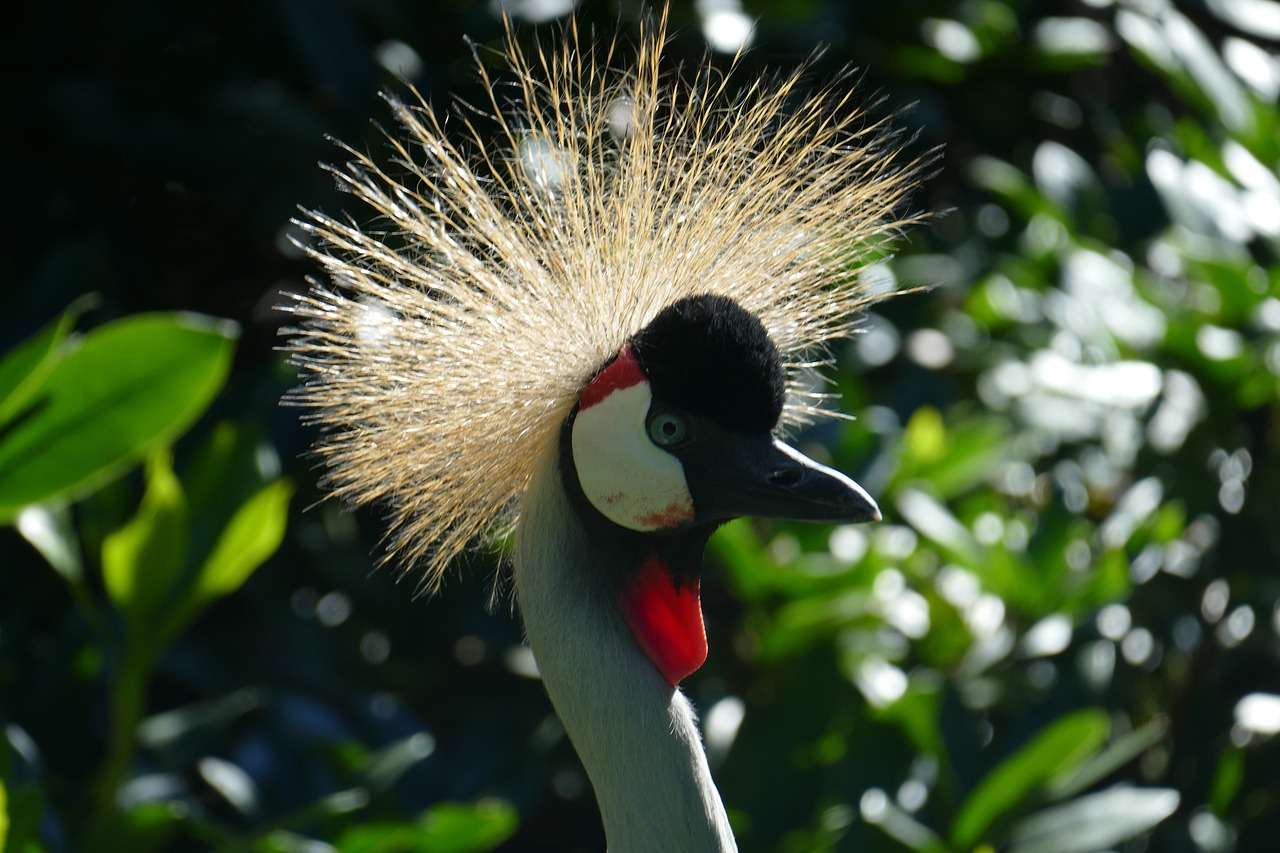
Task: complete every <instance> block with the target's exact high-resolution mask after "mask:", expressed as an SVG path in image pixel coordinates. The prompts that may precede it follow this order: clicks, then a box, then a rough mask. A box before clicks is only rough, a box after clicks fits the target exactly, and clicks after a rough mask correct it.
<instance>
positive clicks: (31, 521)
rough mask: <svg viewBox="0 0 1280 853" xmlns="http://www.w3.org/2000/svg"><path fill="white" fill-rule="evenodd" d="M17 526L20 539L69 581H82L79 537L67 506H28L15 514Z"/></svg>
mask: <svg viewBox="0 0 1280 853" xmlns="http://www.w3.org/2000/svg"><path fill="white" fill-rule="evenodd" d="M17 528H18V533H20V534H21V535H22V538H23V539H26V540H27V541H28V542H29V543H31V547H33V548H35V549H36V550H37V551H39V552H40V556H42V557H44V558H45V560H46V561H47V562H48V563H49V565H50V566H53V569H54V571H56V572H57V573H58V574H60V575H62V577H63V578H65V579H66V580H67V581H68V582H69V583H79V582H80V581H81V580H83V578H84V558H83V556H82V555H81V553H80V540H79V539H78V538H77V536H76V531H75V528H74V527H73V526H72V520H71V513H70V512H69V511H68V510H67V508H66V507H51V506H29V507H27V508H26V509H24V510H22V512H20V513H18V518H17Z"/></svg>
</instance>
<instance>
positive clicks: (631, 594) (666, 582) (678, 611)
mask: <svg viewBox="0 0 1280 853" xmlns="http://www.w3.org/2000/svg"><path fill="white" fill-rule="evenodd" d="M683 574H685V573H677V572H675V571H673V567H672V566H671V565H669V564H668V563H666V562H665V561H664V560H663V559H662V558H660V557H650V558H649V559H648V560H646V561H645V562H644V563H643V564H642V565H641V566H640V570H639V571H638V572H637V573H636V574H635V576H634V577H632V578H630V579H628V580H627V581H626V582H625V584H624V585H623V588H622V592H621V595H620V597H619V605H620V606H621V608H622V615H623V616H624V617H625V618H626V620H627V624H628V625H630V626H631V633H632V635H633V636H634V637H635V640H636V644H637V645H638V646H640V649H641V651H643V652H644V653H645V655H646V656H647V657H648V658H649V660H650V662H652V663H653V665H654V667H655V668H656V669H657V670H658V672H659V673H661V674H662V677H663V678H665V679H666V680H667V683H668V684H670V685H671V686H672V687H675V686H676V685H678V684H679V683H680V682H681V681H683V680H684V679H685V677H687V676H689V675H692V674H693V673H694V672H696V671H697V670H698V668H699V667H700V666H702V664H703V662H704V661H706V659H707V631H706V628H705V626H704V625H703V622H702V599H701V596H700V594H699V585H700V584H699V577H698V572H697V571H696V570H695V571H693V572H691V573H688V576H687V577H682V576H681V575H683Z"/></svg>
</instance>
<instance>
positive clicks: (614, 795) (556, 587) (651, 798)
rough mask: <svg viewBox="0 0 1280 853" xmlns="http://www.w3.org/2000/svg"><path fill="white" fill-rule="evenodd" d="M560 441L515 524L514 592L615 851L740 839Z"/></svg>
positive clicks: (695, 848)
mask: <svg viewBox="0 0 1280 853" xmlns="http://www.w3.org/2000/svg"><path fill="white" fill-rule="evenodd" d="M558 455H559V454H558V452H557V453H555V454H548V456H549V457H551V458H549V459H548V460H547V462H546V463H545V464H544V465H543V466H542V468H541V469H540V470H539V471H538V472H537V473H536V474H535V475H534V477H533V480H532V481H531V482H530V484H529V489H528V491H527V493H526V496H525V504H524V511H523V514H522V516H521V521H520V528H519V530H518V531H517V533H516V541H517V550H516V559H515V581H516V597H517V600H518V602H519V604H520V610H521V613H522V615H523V617H524V625H525V632H526V634H527V636H528V639H529V645H530V646H531V647H532V648H533V653H534V656H535V657H536V658H537V661H538V668H539V670H540V671H541V672H542V680H543V683H544V684H545V685H546V688H547V693H548V694H549V695H550V696H551V703H552V705H554V706H555V709H556V713H558V714H559V715H560V719H561V721H562V722H563V723H564V727H565V730H566V731H567V732H568V733H569V738H570V739H571V740H572V741H573V745H574V747H575V748H576V749H577V751H578V756H579V757H580V758H581V759H582V764H583V766H584V767H585V768H586V770H587V775H588V776H589V777H590V778H591V784H592V786H593V787H594V788H595V792H596V800H597V802H598V803H599V807H600V814H601V817H602V818H603V820H604V829H605V835H606V837H607V839H608V843H609V850H610V851H611V853H671V851H682V853H703V851H714V853H719V852H720V851H736V850H737V845H736V844H735V842H734V840H733V834H732V832H731V831H730V829H729V821H728V818H727V817H726V816H725V812H724V805H723V804H722V803H721V802H720V794H719V792H718V791H717V790H716V788H715V784H714V783H713V782H712V781H711V773H710V771H709V770H708V769H707V758H706V753H705V752H704V751H703V748H702V740H701V737H700V735H699V733H698V727H697V721H696V720H695V718H694V714H693V708H692V707H691V706H690V704H689V700H688V699H686V698H685V696H684V694H683V693H681V692H680V691H679V690H672V688H671V686H670V685H668V684H667V682H666V681H665V680H664V679H663V678H662V676H661V675H659V674H658V671H657V670H656V669H654V667H653V664H651V663H650V662H649V660H648V658H646V657H645V656H644V653H643V652H641V651H640V648H639V647H638V646H637V645H636V642H635V640H634V639H633V638H632V635H631V631H630V629H629V628H628V627H627V624H626V622H625V621H624V620H623V618H622V615H621V614H620V613H619V611H618V607H617V603H616V601H614V600H613V596H611V595H610V594H609V592H608V590H609V585H608V584H607V583H606V582H604V581H605V578H606V577H607V576H608V574H609V572H608V568H609V567H605V566H601V565H599V564H598V563H599V559H600V558H599V557H598V556H595V555H593V554H592V553H591V550H590V547H589V545H588V539H587V534H586V531H585V530H584V529H583V527H582V523H581V521H580V520H579V519H578V517H577V515H576V514H575V513H574V511H573V510H572V508H571V506H570V504H569V499H568V496H567V495H566V494H565V492H564V487H563V485H562V482H561V475H560V470H559V459H558Z"/></svg>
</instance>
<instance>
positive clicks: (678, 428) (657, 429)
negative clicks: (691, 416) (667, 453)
mask: <svg viewBox="0 0 1280 853" xmlns="http://www.w3.org/2000/svg"><path fill="white" fill-rule="evenodd" d="M688 437H689V427H688V426H687V425H686V424H685V422H684V418H682V417H680V415H677V414H676V413H675V412H654V414H653V415H652V416H650V418H649V438H651V439H652V440H653V443H654V444H656V445H658V446H659V447H675V446H676V445H677V444H679V443H681V442H682V441H684V440H685V439H686V438H688Z"/></svg>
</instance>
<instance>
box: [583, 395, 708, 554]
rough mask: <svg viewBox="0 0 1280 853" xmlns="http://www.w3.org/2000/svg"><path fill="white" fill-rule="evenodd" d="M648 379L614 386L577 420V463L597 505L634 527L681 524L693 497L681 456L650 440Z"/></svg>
mask: <svg viewBox="0 0 1280 853" xmlns="http://www.w3.org/2000/svg"><path fill="white" fill-rule="evenodd" d="M651 399H652V397H651V395H650V393H649V383H648V382H638V383H636V384H634V385H630V386H628V387H626V388H618V389H615V390H613V391H611V392H610V393H609V394H608V395H607V396H606V397H604V398H603V399H601V400H600V401H599V402H597V403H595V404H594V405H592V406H590V407H588V408H584V409H581V410H580V411H579V412H578V416H577V418H575V419H574V422H573V435H572V437H571V440H572V447H573V462H574V465H575V466H576V467H577V469H578V482H579V483H580V484H581V485H582V491H583V493H585V494H586V496H587V500H589V501H591V505H592V506H594V507H595V508H596V509H597V510H599V511H600V514H601V515H603V516H604V517H605V518H607V519H609V520H610V521H612V522H613V523H614V524H617V525H620V526H622V527H626V528H628V529H629V530H638V531H654V530H669V529H672V528H676V527H681V526H683V525H685V524H688V523H689V522H690V521H692V520H693V498H692V497H691V496H690V494H689V486H688V484H687V483H686V482H685V478H684V468H683V466H681V464H680V461H679V460H678V459H676V458H675V457H674V456H672V455H671V454H670V453H667V452H666V451H665V450H662V449H661V448H659V447H657V446H656V445H654V443H653V442H652V441H650V440H649V436H648V433H647V432H646V429H645V418H646V417H647V416H648V414H649V403H650V401H651Z"/></svg>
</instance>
